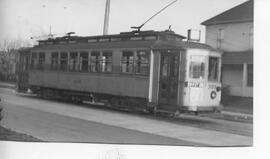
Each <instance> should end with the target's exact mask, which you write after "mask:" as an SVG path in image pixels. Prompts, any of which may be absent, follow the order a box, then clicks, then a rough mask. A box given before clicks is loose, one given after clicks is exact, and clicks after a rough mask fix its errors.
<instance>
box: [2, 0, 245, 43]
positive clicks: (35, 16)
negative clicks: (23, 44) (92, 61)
mask: <svg viewBox="0 0 270 159" xmlns="http://www.w3.org/2000/svg"><path fill="white" fill-rule="evenodd" d="M172 1H173V0H111V8H110V21H109V34H118V33H120V32H126V31H131V29H130V27H131V26H139V25H141V24H142V23H144V22H145V21H146V20H147V19H148V18H150V17H151V16H152V15H154V14H155V13H156V12H157V11H159V10H160V9H161V8H163V7H164V6H166V5H167V4H169V3H170V2H172ZM245 1H247V0H178V1H177V2H176V3H174V4H173V5H172V6H170V7H169V8H167V9H166V10H165V11H163V12H162V13H161V14H159V15H158V16H156V17H155V18H154V19H152V20H151V21H149V22H148V23H147V24H146V25H145V26H144V27H143V28H142V30H156V31H162V30H165V29H168V27H169V25H171V26H172V27H171V29H172V30H173V31H175V32H176V33H177V34H180V35H184V36H186V34H187V30H188V29H200V30H202V42H204V29H205V28H204V26H202V25H200V23H201V22H203V21H205V20H207V19H209V18H211V17H213V16H215V15H217V14H219V13H221V12H223V11H225V10H227V9H230V8H232V7H234V6H236V5H238V4H241V3H243V2H245ZM105 3H106V0H0V20H1V22H0V43H1V41H3V40H4V39H8V40H23V41H29V39H30V37H38V36H41V35H46V34H49V32H50V26H51V32H52V33H53V34H59V35H63V34H64V33H67V32H71V31H72V32H75V33H76V35H79V36H91V35H101V34H102V30H103V22H104V12H105Z"/></svg>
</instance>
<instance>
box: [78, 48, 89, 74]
mask: <svg viewBox="0 0 270 159" xmlns="http://www.w3.org/2000/svg"><path fill="white" fill-rule="evenodd" d="M79 67H80V68H79V69H80V71H81V72H87V71H88V52H86V51H82V52H80V66H79Z"/></svg>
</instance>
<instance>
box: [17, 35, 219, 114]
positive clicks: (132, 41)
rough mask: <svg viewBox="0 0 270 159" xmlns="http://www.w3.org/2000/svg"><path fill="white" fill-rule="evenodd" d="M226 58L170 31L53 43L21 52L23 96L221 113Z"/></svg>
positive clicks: (20, 88)
mask: <svg viewBox="0 0 270 159" xmlns="http://www.w3.org/2000/svg"><path fill="white" fill-rule="evenodd" d="M221 56H222V52H220V51H219V50H216V49H214V48H212V47H211V46H209V45H206V44H202V43H198V42H191V41H189V40H186V37H184V36H182V35H179V34H176V33H175V32H173V31H171V30H165V31H153V30H149V31H140V30H137V31H131V32H122V33H120V34H113V35H100V36H86V37H82V36H72V35H68V36H63V37H57V38H49V39H46V40H39V41H38V45H36V46H34V47H32V48H28V49H23V50H21V51H20V57H19V64H18V66H19V69H18V83H17V89H18V91H21V92H32V93H35V94H37V95H38V96H40V97H43V98H47V99H66V100H72V101H76V102H83V101H91V102H92V103H103V104H104V105H106V106H109V107H114V108H120V109H121V108H127V109H131V110H142V111H147V112H151V113H153V112H154V113H156V112H170V113H179V112H180V113H181V112H194V113H196V114H197V113H200V112H217V111H220V110H221V108H222V107H221V105H220V99H221V82H220V78H221Z"/></svg>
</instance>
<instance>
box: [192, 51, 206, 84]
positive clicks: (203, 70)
mask: <svg viewBox="0 0 270 159" xmlns="http://www.w3.org/2000/svg"><path fill="white" fill-rule="evenodd" d="M192 57H198V58H201V59H200V60H192ZM205 58H206V56H202V55H191V56H190V61H189V63H188V64H189V70H188V78H189V79H192V80H205V79H206V60H205ZM192 63H197V66H199V65H200V66H199V67H200V71H192V70H194V69H192V68H194V65H192ZM202 64H203V65H202ZM192 66H193V67H192ZM194 72H201V73H200V74H199V76H198V78H194V74H193V73H194ZM201 75H202V76H201Z"/></svg>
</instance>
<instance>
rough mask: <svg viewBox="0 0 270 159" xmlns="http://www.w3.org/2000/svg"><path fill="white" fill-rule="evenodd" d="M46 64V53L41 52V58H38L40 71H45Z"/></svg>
mask: <svg viewBox="0 0 270 159" xmlns="http://www.w3.org/2000/svg"><path fill="white" fill-rule="evenodd" d="M44 64H45V53H44V52H40V53H39V58H38V69H40V70H43V69H44Z"/></svg>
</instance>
